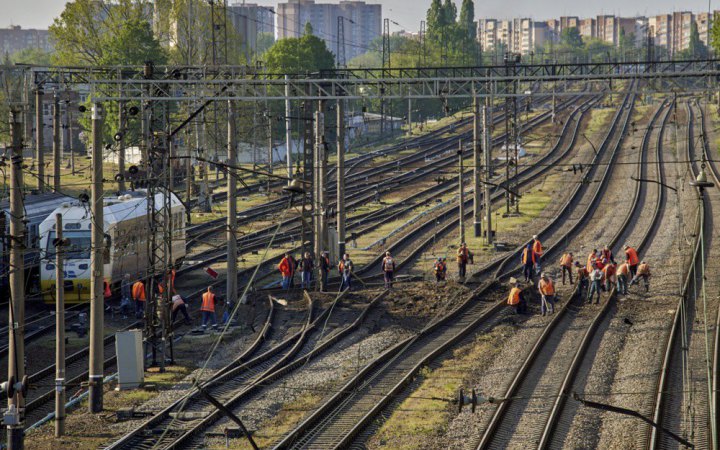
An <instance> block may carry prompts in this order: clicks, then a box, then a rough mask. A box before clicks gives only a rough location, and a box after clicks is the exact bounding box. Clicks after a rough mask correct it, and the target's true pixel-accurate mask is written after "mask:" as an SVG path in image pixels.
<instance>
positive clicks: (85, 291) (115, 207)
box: [40, 190, 186, 303]
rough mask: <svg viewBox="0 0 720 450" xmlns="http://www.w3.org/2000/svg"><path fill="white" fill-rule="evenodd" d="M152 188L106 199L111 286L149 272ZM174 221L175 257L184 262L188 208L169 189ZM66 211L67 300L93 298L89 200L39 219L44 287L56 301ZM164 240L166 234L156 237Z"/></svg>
mask: <svg viewBox="0 0 720 450" xmlns="http://www.w3.org/2000/svg"><path fill="white" fill-rule="evenodd" d="M146 196H147V193H146V192H145V191H144V190H138V191H134V192H128V193H125V194H122V195H120V196H118V197H114V198H105V199H104V207H103V216H104V217H103V218H104V222H105V223H104V234H105V244H106V251H105V253H104V255H103V262H104V279H105V281H106V282H107V283H109V284H110V285H115V284H118V283H119V282H120V281H121V279H122V277H123V275H124V274H126V273H129V274H131V276H132V277H137V276H145V274H146V272H147V268H148V262H149V258H148V245H149V243H148V240H149V236H150V231H149V221H148V217H147V215H148V203H147V198H146ZM164 198H165V193H164V192H161V193H158V194H156V195H155V208H156V210H158V211H159V210H160V209H161V208H162V207H163V204H164ZM170 203H171V209H170V212H171V215H170V216H171V220H172V225H171V227H172V230H173V238H172V250H171V253H172V259H173V261H174V263H175V265H179V264H180V263H181V262H182V259H183V258H184V257H185V225H186V224H185V217H186V216H185V207H184V205H183V204H182V202H181V201H180V200H179V199H178V198H177V197H176V196H175V195H174V194H172V193H171V194H170ZM57 213H61V214H62V215H63V238H67V239H69V241H70V244H69V246H68V247H66V249H65V301H66V302H68V303H80V302H87V301H89V300H90V273H91V265H90V249H91V246H90V242H91V230H92V221H91V215H90V208H89V205H88V204H87V203H81V202H79V201H75V202H71V203H70V202H68V203H63V204H62V205H61V206H60V207H58V208H57V209H56V210H55V211H54V212H53V213H52V214H50V216H48V217H47V219H45V221H44V222H42V223H41V224H40V236H41V242H40V249H41V251H42V258H43V260H42V263H41V265H40V280H41V287H42V290H43V292H44V293H45V295H44V297H43V299H44V300H45V302H46V303H52V302H54V301H55V261H54V258H55V248H54V246H53V240H54V239H55V236H56V234H55V214H57ZM157 239H159V240H162V236H160V235H159V236H157Z"/></svg>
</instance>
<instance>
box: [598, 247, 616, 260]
mask: <svg viewBox="0 0 720 450" xmlns="http://www.w3.org/2000/svg"><path fill="white" fill-rule="evenodd" d="M600 257H601V258H605V259H607V260H608V261H610V262H612V263H613V264H615V256H614V255H613V252H612V250H610V247H609V246H607V245H606V246H605V247H603V249H602V251H601V252H600Z"/></svg>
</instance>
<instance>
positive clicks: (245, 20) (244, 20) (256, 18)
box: [227, 3, 275, 64]
mask: <svg viewBox="0 0 720 450" xmlns="http://www.w3.org/2000/svg"><path fill="white" fill-rule="evenodd" d="M227 18H228V22H229V23H231V24H232V27H233V30H234V31H235V34H236V36H237V39H238V40H239V41H240V42H239V44H240V48H241V50H242V53H243V54H244V55H245V58H246V63H247V64H250V63H251V62H252V59H253V56H254V55H255V50H256V49H257V37H258V35H259V34H260V33H273V34H274V33H275V23H274V22H275V17H274V10H273V8H271V7H266V6H258V5H256V4H254V3H242V4H240V3H238V4H235V5H228V7H227Z"/></svg>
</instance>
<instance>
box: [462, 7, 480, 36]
mask: <svg viewBox="0 0 720 450" xmlns="http://www.w3.org/2000/svg"><path fill="white" fill-rule="evenodd" d="M459 22H460V28H462V30H463V32H464V33H465V37H466V38H467V39H470V40H475V38H476V37H477V28H475V3H473V0H463V2H462V5H461V6H460V20H459Z"/></svg>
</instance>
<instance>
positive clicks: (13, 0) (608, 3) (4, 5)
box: [0, 0, 720, 31]
mask: <svg viewBox="0 0 720 450" xmlns="http://www.w3.org/2000/svg"><path fill="white" fill-rule="evenodd" d="M316 1H317V2H318V3H320V2H326V1H328V0H316ZM366 1H367V2H368V3H376V2H377V3H381V4H382V5H383V16H384V17H387V18H390V19H391V20H394V21H396V22H398V23H399V24H400V25H401V26H402V27H404V28H407V29H408V30H411V31H416V30H417V29H418V28H419V27H420V21H421V20H423V19H424V18H425V12H426V11H427V8H428V7H429V5H430V0H420V1H418V0H380V1H377V0H375V1H373V0H366ZM455 1H456V3H457V4H458V10H459V9H460V3H462V0H455ZM251 2H253V1H252V0H248V3H251ZM255 2H256V3H259V4H261V5H268V6H271V5H275V4H276V3H277V1H269V0H255ZM228 3H235V0H230V1H229V2H228ZM598 3H600V2H580V3H578V2H577V0H552V1H541V2H538V1H536V0H513V1H506V0H475V17H496V18H512V17H519V16H525V17H527V16H530V17H533V18H535V19H536V20H543V19H548V18H553V17H557V16H561V15H574V16H594V15H597V14H617V15H626V16H630V15H636V14H642V15H653V14H657V13H660V12H672V11H673V10H680V9H682V10H690V11H693V12H700V11H706V10H707V6H708V5H707V2H706V1H704V0H703V1H698V0H683V1H678V0H632V1H628V0H604V1H603V2H602V5H599V4H598ZM713 3H714V4H713V7H714V8H718V7H720V1H718V0H715V2H713ZM64 5H65V0H0V27H6V26H8V25H10V24H14V25H21V26H23V27H24V28H47V27H48V26H49V25H50V24H51V23H52V20H53V18H54V17H55V16H57V15H59V14H60V12H61V11H62V10H63V7H64ZM394 28H397V27H394Z"/></svg>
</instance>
